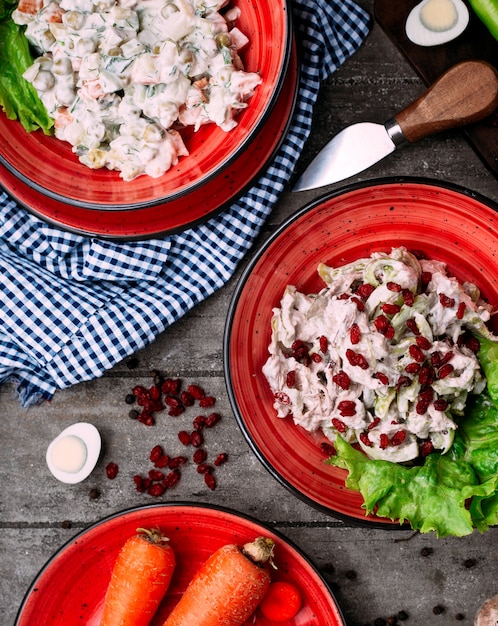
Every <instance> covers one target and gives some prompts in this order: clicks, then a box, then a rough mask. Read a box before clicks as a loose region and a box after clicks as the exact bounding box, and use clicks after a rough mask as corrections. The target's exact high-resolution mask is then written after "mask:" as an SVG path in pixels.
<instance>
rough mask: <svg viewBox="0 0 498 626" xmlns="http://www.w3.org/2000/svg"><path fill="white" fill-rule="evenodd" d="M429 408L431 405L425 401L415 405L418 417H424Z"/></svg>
mask: <svg viewBox="0 0 498 626" xmlns="http://www.w3.org/2000/svg"><path fill="white" fill-rule="evenodd" d="M428 408H429V404H428V403H427V402H426V401H425V400H419V401H418V402H417V404H416V405H415V411H416V412H417V415H424V414H425V413H427V409H428Z"/></svg>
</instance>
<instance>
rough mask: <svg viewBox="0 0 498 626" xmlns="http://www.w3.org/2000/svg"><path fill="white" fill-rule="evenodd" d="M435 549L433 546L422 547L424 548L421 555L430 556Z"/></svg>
mask: <svg viewBox="0 0 498 626" xmlns="http://www.w3.org/2000/svg"><path fill="white" fill-rule="evenodd" d="M432 552H433V550H432V548H428V547H425V548H422V550H420V556H430V555H431V554H432Z"/></svg>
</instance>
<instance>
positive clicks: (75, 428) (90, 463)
mask: <svg viewBox="0 0 498 626" xmlns="http://www.w3.org/2000/svg"><path fill="white" fill-rule="evenodd" d="M70 435H73V436H74V437H78V438H79V439H81V441H82V442H83V443H84V444H85V447H86V459H85V463H84V464H83V467H82V468H81V469H80V470H79V471H78V472H65V471H63V470H61V469H59V468H58V467H56V466H55V465H54V464H53V462H52V450H53V448H54V446H55V445H56V444H57V443H58V442H59V441H60V440H61V439H62V438H63V437H68V436H70ZM101 448H102V440H101V437H100V433H99V431H98V430H97V429H96V428H95V426H94V425H93V424H88V423H87V422H78V423H76V424H72V426H68V427H67V428H65V429H64V430H63V431H62V432H61V433H60V434H59V435H57V437H56V438H55V439H54V440H53V441H52V442H51V443H50V445H49V446H48V448H47V453H46V461H47V466H48V469H49V470H50V472H51V473H52V474H53V476H55V478H57V480H60V481H61V482H63V483H67V484H71V485H74V484H76V483H79V482H81V481H82V480H85V478H87V477H88V476H89V475H90V474H91V473H92V471H93V469H94V468H95V465H96V464H97V461H98V459H99V456H100V451H101Z"/></svg>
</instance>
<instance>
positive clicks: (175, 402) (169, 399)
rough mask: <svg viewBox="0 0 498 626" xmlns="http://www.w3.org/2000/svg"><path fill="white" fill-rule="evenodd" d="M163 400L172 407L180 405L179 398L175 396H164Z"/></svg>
mask: <svg viewBox="0 0 498 626" xmlns="http://www.w3.org/2000/svg"><path fill="white" fill-rule="evenodd" d="M164 402H165V403H166V404H167V405H168V406H170V407H172V408H174V409H176V408H178V407H179V406H182V403H181V400H180V399H179V398H176V397H175V396H166V397H165V398H164Z"/></svg>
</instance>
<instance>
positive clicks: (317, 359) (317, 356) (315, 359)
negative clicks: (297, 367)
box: [311, 352, 323, 363]
mask: <svg viewBox="0 0 498 626" xmlns="http://www.w3.org/2000/svg"><path fill="white" fill-rule="evenodd" d="M311 360H312V361H313V362H314V363H321V362H322V361H323V359H322V357H321V355H320V354H318V352H313V354H312V355H311Z"/></svg>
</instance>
